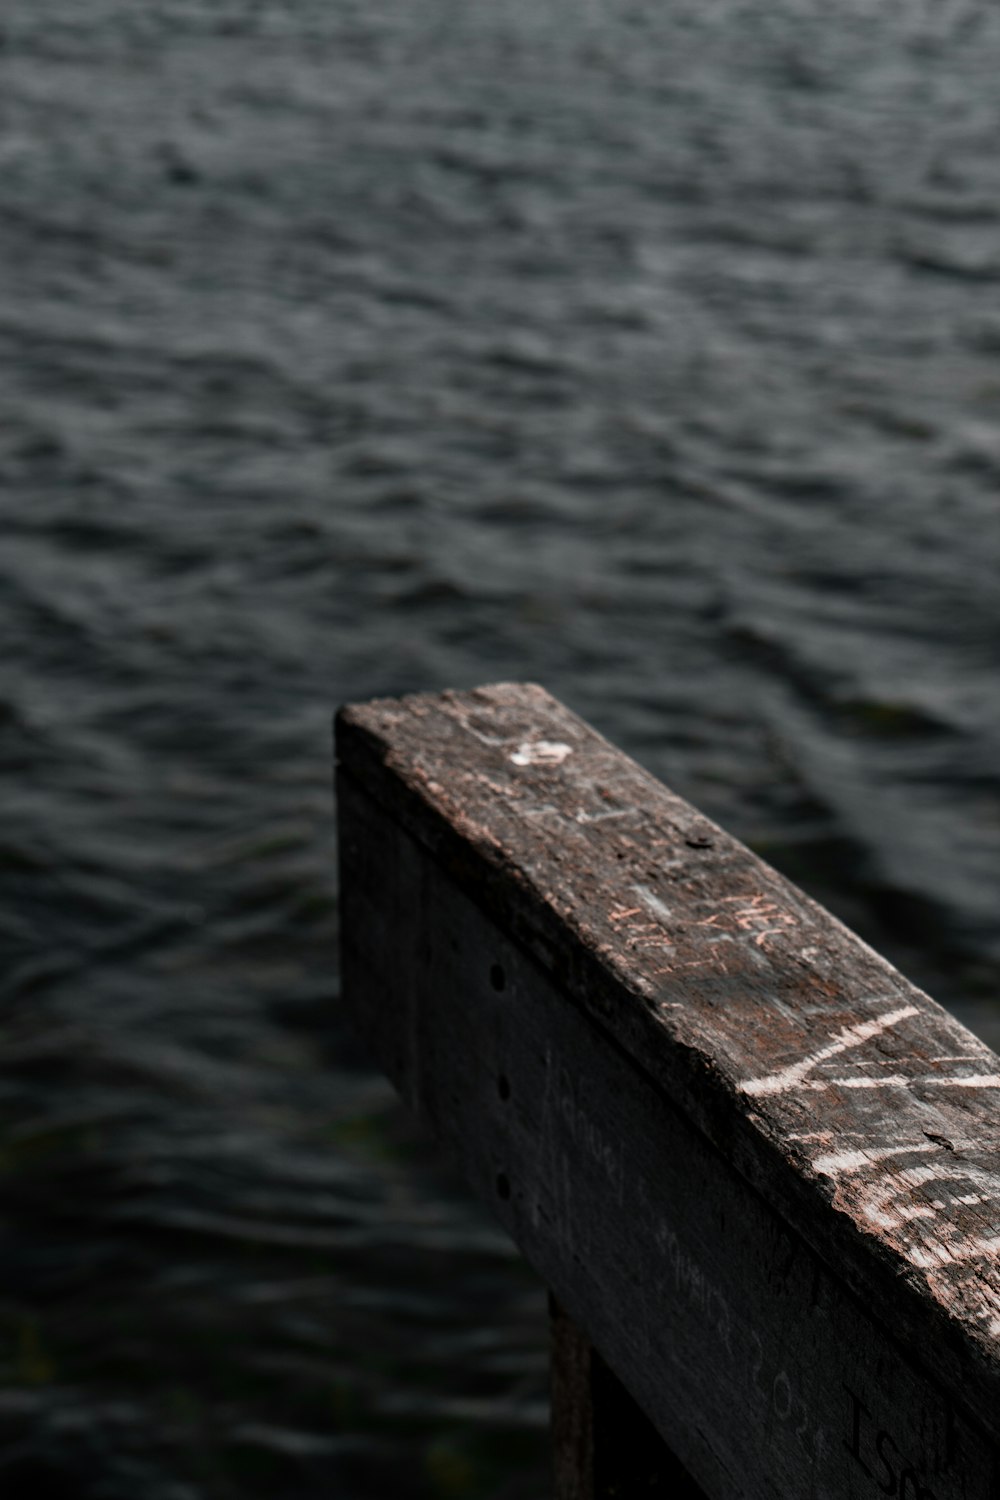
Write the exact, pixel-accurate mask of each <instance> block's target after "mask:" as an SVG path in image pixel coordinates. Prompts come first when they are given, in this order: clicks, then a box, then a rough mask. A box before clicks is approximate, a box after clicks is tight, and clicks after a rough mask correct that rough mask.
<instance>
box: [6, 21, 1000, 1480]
mask: <svg viewBox="0 0 1000 1500" xmlns="http://www.w3.org/2000/svg"><path fill="white" fill-rule="evenodd" d="M998 76H1000V11H998V10H997V8H996V7H995V6H990V5H988V4H987V3H986V0H975V3H973V0H942V3H938V4H931V3H929V0H883V3H882V4H880V5H877V6H876V5H875V4H874V3H870V0H843V3H839V4H838V5H837V6H836V7H830V6H826V5H823V4H821V3H820V0H772V3H771V4H769V5H768V6H760V5H749V4H746V3H742V0H714V3H713V4H711V5H706V4H704V3H703V0H698V3H694V0H671V3H669V4H664V3H662V0H602V3H597V0H574V3H573V4H570V3H569V0H462V3H459V0H419V3H414V0H364V3H360V0H358V3H355V0H272V3H267V4H264V3H257V0H146V3H144V4H143V5H141V6H136V5H131V4H127V3H126V0H90V3H89V4H88V5H87V6H85V7H84V6H81V5H80V4H79V3H78V0H31V3H30V4H28V3H22V4H17V3H16V0H15V3H14V4H12V5H9V6H7V7H6V8H5V10H4V11H3V14H2V17H0V267H2V271H0V358H2V363H3V369H4V378H3V382H2V385H0V485H2V489H0V494H2V505H3V518H4V526H3V534H2V547H0V612H2V628H3V641H4V650H3V655H2V658H0V754H2V756H3V760H4V769H5V772H6V775H5V777H4V799H5V800H4V810H3V817H2V821H0V884H2V917H0V938H2V942H3V947H4V950H5V959H6V962H5V965H4V970H5V985H6V988H5V992H4V993H5V999H4V1004H3V1010H2V1068H0V1112H2V1113H0V1120H2V1125H0V1178H2V1191H3V1200H2V1201H3V1214H2V1221H0V1224H2V1227H0V1264H2V1267H3V1277H2V1281H0V1480H2V1483H3V1485H4V1487H5V1493H7V1492H8V1491H9V1492H10V1493H11V1494H12V1495H13V1494H29V1493H31V1494H36V1495H43V1494H44V1495H45V1496H46V1497H48V1496H53V1497H61V1496H66V1497H67V1500H69V1497H80V1500H119V1497H121V1500H136V1497H138V1496H141V1497H142V1500H192V1497H199V1500H201V1497H204V1500H215V1497H218V1500H224V1497H233V1500H236V1497H251V1496H255V1495H260V1496H262V1497H264V1496H267V1497H275V1496H279V1495H280V1496H282V1497H283V1500H296V1497H302V1500H313V1497H319V1496H321V1495H322V1496H324V1497H328V1496H330V1495H336V1496H338V1497H340V1496H343V1497H349V1500H383V1497H399V1500H407V1497H411V1496H412V1497H414V1500H425V1497H448V1496H453V1497H460V1496H466V1495H467V1496H469V1497H473V1496H475V1497H477V1500H478V1497H489V1500H504V1497H506V1500H540V1497H541V1496H543V1495H544V1494H545V1491H546V1479H545V1470H544V1422H545V1370H544V1347H543V1341H544V1306H543V1299H542V1293H541V1290H540V1288H539V1287H538V1286H537V1284H536V1283H535V1281H534V1280H533V1278H532V1277H531V1275H530V1274H529V1273H528V1272H527V1271H526V1270H525V1269H524V1268H523V1267H522V1266H521V1265H520V1263H519V1262H518V1260H517V1258H516V1257H515V1256H514V1254H513V1252H512V1251H511V1249H510V1248H509V1246H508V1245H507V1243H506V1242H505V1240H504V1239H503V1237H502V1235H501V1234H500V1233H499V1232H498V1231H497V1230H495V1229H494V1228H493V1227H492V1226H491V1224H490V1223H489V1222H488V1221H487V1220H486V1219H485V1218H484V1217H483V1216H482V1215H481V1214H480V1212H479V1211H478V1210H477V1209H476V1208H475V1207H474V1206H473V1205H471V1204H470V1203H469V1202H468V1201H467V1199H466V1198H465V1197H464V1195H463V1194H462V1192H461V1190H460V1189H459V1187H458V1185H457V1184H456V1183H455V1182H454V1181H453V1179H452V1178H451V1177H450V1176H449V1175H448V1173H447V1171H446V1169H445V1168H444V1167H443V1166H441V1165H440V1164H439V1162H438V1158H437V1156H436V1154H435V1152H434V1151H433V1149H432V1148H431V1147H430V1146H429V1145H428V1144H427V1143H426V1142H425V1141H424V1140H423V1139H422V1137H420V1136H419V1135H418V1134H416V1133H415V1132H414V1130H413V1128H412V1127H411V1126H410V1125H409V1124H408V1123H407V1122H406V1120H405V1119H404V1118H403V1116H402V1114H401V1112H400V1110H399V1109H398V1108H397V1106H396V1105H395V1104H394V1102H393V1099H392V1096H391V1094H390V1092H389V1090H388V1088H387V1087H386V1086H385V1085H384V1084H383V1083H382V1082H380V1081H379V1080H378V1079H377V1078H375V1077H373V1076H372V1075H371V1074H370V1073H369V1072H368V1071H367V1070H366V1067H365V1065H364V1063H363V1061H362V1059H361V1058H360V1057H359V1056H358V1054H357V1053H356V1051H355V1050H354V1048H353V1046H352V1043H351V1040H350V1038H349V1036H348V1035H347V1033H346V1030H345V1028H344V1027H343V1026H342V1023H341V1021H340V1019H339V1017H338V1011H337V1006H336V999H335V996H336V974H335V957H334V955H335V938H336V898H335V891H334V885H333V861H332V847H333V823H332V812H331V796H330V791H329V771H328V767H329V755H330V744H329V740H330V735H329V720H330V715H331V712H332V709H333V708H334V706H335V705H336V704H338V703H339V702H342V701H345V700H348V699H352V698H363V697H369V696H373V695H375V694H381V693H395V692H399V691H405V690H410V689H416V688H434V687H442V686H446V685H447V686H461V685H471V684H473V683H476V682H482V681H489V680H497V679H501V678H535V679H538V680H541V681H543V682H544V683H545V684H546V685H547V686H548V687H550V688H551V689H552V690H553V691H554V692H556V693H557V694H558V695H559V696H561V697H563V698H564V699H565V700H566V701H567V702H569V703H570V704H571V705H572V706H573V707H575V708H576V709H578V710H579V711H580V712H582V713H583V714H584V715H585V716H586V717H588V718H589V719H591V720H592V721H593V722H594V723H595V724H596V725H597V726H598V727H599V728H601V729H602V730H604V731H605V732H606V733H608V734H609V735H611V736H612V737H613V738H614V739H616V740H617V741H618V742H619V743H621V744H622V745H624V746H625V747H626V748H627V749H629V750H630V751H631V752H632V753H633V754H635V755H637V756H638V757H639V758H640V759H641V760H642V761H644V762H645V763H646V764H647V765H648V766H650V767H651V768H652V769H653V770H655V771H656V772H657V773H658V774H660V775H662V776H663V777H664V778H665V779H667V780H668V781H669V782H670V783H671V784H672V785H673V786H674V787H675V788H677V789H678V790H679V791H681V792H683V793H684V794H685V795H687V796H689V797H690V798H692V799H693V800H695V801H696V802H698V803H699V804H700V805H701V806H702V807H703V808H704V809H705V810H706V811H707V812H709V813H711V814H713V815H714V816H716V817H717V818H719V819H721V820H722V821H723V822H725V823H726V824H727V826H728V827H730V828H731V829H732V830H733V831H735V832H736V833H738V834H739V835H740V836H742V837H743V838H745V839H746V840H748V841H749V842H750V843H751V844H752V845H753V846H754V847H755V848H757V849H758V850H760V851H761V852H762V853H764V854H766V856H767V857H768V858H770V859H771V860H773V861H774V862H775V863H776V864H778V865H779V866H780V867H781V868H783V869H784V870H786V871H788V872H789V873H790V874H792V875H793V877H794V878H796V879H798V880H800V881H802V882H803V883H804V884H805V885H806V886H807V887H808V888H809V889H810V890H812V891H814V892H815V893H817V894H818V895H819V896H820V897H821V898H822V899H824V900H826V901H828V902H829V903H830V904H831V905H832V906H833V907H834V908H835V909H836V910H837V911H838V912H841V913H842V914H844V915H845V916H846V917H847V918H848V920H850V921H852V922H854V923H855V924H856V925H858V926H859V928H860V929H861V930H862V931H863V932H864V933H865V935H866V936H868V937H869V938H870V939H871V940H873V941H874V942H876V943H877V944H878V945H879V946H881V947H882V948H884V949H886V950H887V951H888V952H889V953H890V954H891V955H892V956H894V957H895V958H896V960H897V961H898V962H900V963H901V965H902V966H903V967H904V969H905V970H906V971H907V972H908V973H910V974H911V975H912V976H913V977H914V978H916V979H917V980H918V981H920V982H922V983H925V984H926V985H928V986H929V987H930V988H931V989H932V990H933V991H934V993H936V994H937V995H938V996H939V997H940V998H942V999H944V1000H945V1001H947V1002H948V1003H950V1004H952V1005H953V1006H954V1007H955V1008H956V1009H958V1010H959V1012H960V1013H961V1014H962V1015H964V1016H965V1017H966V1018H969V1019H971V1020H972V1022H973V1024H975V1025H976V1026H978V1027H979V1028H980V1029H981V1030H982V1032H983V1034H984V1035H986V1036H987V1037H988V1038H989V1037H994V1038H995V1037H996V1036H997V1034H998V1032H1000V1012H998V1011H996V1010H994V1008H993V997H994V993H995V988H996V980H997V976H998V970H1000V922H998V920H997V887H998V876H1000V772H998V766H1000V698H998V694H997V675H996V673H997V657H998V627H1000V590H998V582H997V580H998V571H997V570H998V561H1000V556H998V554H1000V500H998V493H1000V491H998V486H1000V303H998V289H1000V149H998V147H1000V130H998V126H1000V90H998V89H997V77H998Z"/></svg>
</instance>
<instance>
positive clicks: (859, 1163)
mask: <svg viewBox="0 0 1000 1500" xmlns="http://www.w3.org/2000/svg"><path fill="white" fill-rule="evenodd" d="M943 1150H944V1147H943V1146H939V1145H936V1144H935V1143H934V1142H933V1141H918V1142H911V1143H910V1144H909V1145H906V1146H880V1147H879V1148H878V1149H877V1150H875V1151H833V1152H831V1153H830V1155H829V1156H817V1157H816V1158H815V1160H814V1161H813V1166H814V1167H815V1169H816V1171H817V1172H822V1173H823V1174H824V1175H825V1176H827V1177H836V1176H837V1175H838V1174H839V1173H841V1172H857V1171H860V1169H861V1168H862V1167H870V1166H872V1165H873V1164H874V1163H875V1162H878V1161H884V1160H885V1158H886V1157H887V1156H905V1155H907V1154H908V1153H909V1154H916V1153H918V1152H919V1153H920V1154H921V1155H925V1156H929V1155H931V1154H932V1153H933V1152H935V1151H943Z"/></svg>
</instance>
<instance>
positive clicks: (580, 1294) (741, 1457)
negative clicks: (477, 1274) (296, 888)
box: [339, 685, 1000, 1500]
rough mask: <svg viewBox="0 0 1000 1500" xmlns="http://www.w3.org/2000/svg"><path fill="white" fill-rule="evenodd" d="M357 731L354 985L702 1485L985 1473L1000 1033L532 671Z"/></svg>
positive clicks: (423, 1093)
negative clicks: (915, 979) (845, 920)
mask: <svg viewBox="0 0 1000 1500" xmlns="http://www.w3.org/2000/svg"><path fill="white" fill-rule="evenodd" d="M339 755H340V764H341V773H340V775H341V792H340V807H341V829H342V835H341V836H342V861H343V888H342V901H343V931H344V972H345V994H346V996H347V999H348V1003H349V1004H350V1005H351V1007H352V1008H353V1009H354V1011H355V1013H356V1014H358V1016H359V1020H360V1022H361V1024H362V1025H363V1026H364V1027H366V1028H367V1030H368V1033H369V1036H370V1039H371V1041H372V1043H373V1046H374V1047H375V1050H376V1052H377V1054H378V1055H379V1057H380V1058H381V1060H382V1062H383V1065H384V1066H385V1067H386V1068H387V1070H388V1071H389V1072H390V1074H391V1075H392V1076H393V1077H394V1078H395V1079H396V1081H397V1083H398V1084H399V1085H400V1087H401V1088H402V1090H403V1092H404V1094H405V1095H406V1096H407V1097H408V1098H409V1099H410V1101H411V1102H412V1103H413V1105H414V1106H415V1107H416V1108H418V1109H420V1110H421V1112H422V1113H424V1114H425V1115H426V1116H428V1117H429V1118H430V1119H431V1121H432V1123H434V1124H435V1126H436V1128H437V1129H438V1131H439V1133H440V1134H441V1135H442V1136H443V1137H444V1138H445V1139H446V1140H449V1141H450V1142H451V1143H452V1145H453V1147H454V1149H455V1151H456V1152H457V1154H458V1155H459V1157H460V1159H462V1160H463V1162H464V1165H465V1168H466V1171H467V1172H468V1174H469V1176H470V1178H471V1179H472V1181H473V1182H474V1183H475V1184H476V1185H477V1187H478V1189H479V1191H480V1192H481V1193H483V1194H484V1195H485V1196H487V1197H489V1198H490V1199H492V1201H493V1202H494V1204H495V1206H496V1208H497V1210H498V1212H499V1213H500V1216H501V1218H502V1219H503V1220H504V1222H505V1223H507V1224H508V1227H509V1228H510V1229H511V1231H512V1233H513V1234H514V1236H515V1238H516V1239H517V1240H518V1242H519V1243H520V1244H521V1245H522V1247H523V1248H524V1250H525V1253H526V1254H527V1255H528V1257H529V1259H531V1260H532V1261H533V1262H534V1263H535V1264H536V1265H537V1266H538V1268H539V1270H540V1271H541V1273H542V1274H543V1275H544V1276H545V1277H546V1279H547V1280H548V1281H549V1283H550V1284H551V1285H552V1286H553V1288H554V1289H555V1291H556V1293H557V1295H558V1296H559V1297H560V1299H561V1301H563V1303H564V1304H565V1305H566V1307H567V1308H568V1309H569V1311H570V1313H571V1315H572V1316H573V1318H574V1319H575V1320H576V1321H577V1322H579V1323H580V1324H581V1326H582V1327H584V1328H585V1329H586V1332H587V1334H588V1335H589V1336H590V1338H591V1339H592V1340H593V1341H594V1342H595V1344H596V1345H597V1347H598V1348H600V1349H601V1350H602V1352H603V1353H604V1354H605V1356H606V1358H607V1360H608V1362H609V1364H610V1365H611V1367H612V1368H613V1369H614V1370H615V1372H616V1374H618V1375H619V1376H620V1377H621V1378H622V1380H623V1381H624V1382H625V1384H626V1386H627V1388H628V1389H629V1390H630V1391H631V1393H632V1395H633V1396H635V1398H636V1399H637V1400H638V1401H639V1403H640V1405H641V1406H642V1407H643V1409H644V1410H645V1411H646V1412H647V1413H648V1415H649V1416H650V1418H651V1419H652V1420H653V1421H654V1422H655V1424H656V1426H657V1428H658V1430H659V1431H660V1432H662V1433H663V1434H664V1436H665V1437H666V1438H667V1439H668V1440H669V1441H670V1442H671V1443H672V1444H673V1446H674V1447H675V1450H676V1451H677V1452H678V1454H679V1456H680V1457H681V1459H682V1460H683V1462H684V1463H685V1465H686V1467H687V1468H689V1469H690V1470H691V1472H692V1473H693V1474H694V1476H695V1478H696V1479H697V1480H698V1482H699V1484H701V1485H702V1486H703V1487H704V1488H705V1491H706V1493H707V1494H709V1495H711V1496H718V1497H719V1500H722V1497H723V1496H726V1497H730V1496H737V1495H747V1496H754V1497H758V1496H759V1497H760V1500H764V1497H765V1496H767V1497H769V1500H770V1497H774V1496H787V1497H789V1500H801V1497H806V1496H816V1497H830V1500H833V1497H835V1496H843V1495H859V1496H860V1495H869V1494H870V1495H877V1494H879V1493H886V1494H899V1495H901V1496H907V1495H908V1496H910V1497H912V1500H916V1497H922V1500H947V1497H959V1496H962V1497H965V1500H972V1497H976V1500H980V1497H983V1500H985V1497H987V1496H994V1495H996V1494H997V1478H996V1472H995V1470H996V1460H995V1450H994V1442H995V1436H996V1427H997V1405H996V1400H997V1395H998V1384H997V1374H998V1361H997V1351H998V1342H997V1340H998V1333H1000V1295H998V1293H1000V1277H998V1273H997V1257H996V1252H997V1249H998V1247H1000V1225H998V1217H1000V1215H998V1213H997V1205H998V1188H1000V1184H998V1180H997V1173H996V1151H997V1143H998V1141H1000V1134H998V1130H997V1126H998V1123H1000V1118H998V1110H997V1102H996V1101H997V1092H996V1091H997V1088H998V1086H1000V1064H998V1061H997V1059H996V1057H995V1056H994V1054H993V1053H991V1052H990V1051H989V1050H988V1049H987V1048H985V1047H983V1046H982V1045H981V1044H980V1043H978V1042H977V1041H976V1040H975V1039H974V1038H973V1037H972V1036H971V1035H970V1034H969V1033H968V1032H966V1031H965V1030H964V1029H963V1028H962V1027H961V1026H959V1025H958V1024H957V1023H956V1022H955V1021H954V1020H952V1019H951V1018H949V1017H948V1016H947V1015H946V1014H945V1012H944V1011H942V1010H941V1009H940V1007H938V1006H936V1005H935V1004H934V1002H933V1001H931V1000H929V999H928V998H927V997H926V996H924V995H922V994H920V993H919V992H918V991H916V990H915V989H914V988H913V987H912V986H910V985H909V984H908V983H907V982H906V981H905V980H904V979H903V978H902V977H901V976H900V975H898V974H897V973H896V972H895V971H894V970H892V968H891V967H890V966H889V965H888V964H886V963H885V962H884V961H883V960H882V959H880V958H879V957H878V956H877V955H875V954H874V953H872V952H871V950H869V949H868V948H866V947H865V945H864V944H862V943H861V942H860V941H859V940H858V939H856V938H855V937H853V936H852V935H851V934H850V933H848V932H847V931H846V930H845V929H844V928H843V927H842V926H841V925H840V924H839V923H837V922H836V921H835V920H834V919H833V918H832V917H830V916H829V915H828V914H827V913H825V912H823V911H822V910H821V909H820V908H818V907H817V906H815V905H814V904H813V903H812V902H810V901H808V900H807V899H806V898H805V897H804V896H803V895H802V894H801V893H800V892H798V891H797V890H796V889H795V888H794V887H792V886H790V885H789V884H788V883H787V882H785V881H784V880H782V879H781V877H779V876H778V875H777V874H776V873H775V872H774V871H772V870H770V869H769V868H768V867H767V866H766V865H764V864H763V863H762V862H761V861H760V860H758V859H756V858H755V857H754V856H753V855H752V854H750V853H749V852H748V851H747V850H746V849H744V848H742V847H741V846H740V845H739V844H738V843H736V842H735V841H734V840H732V839H730V838H729V837H728V836H726V835H725V834H723V833H722V832H721V831H720V830H718V829H717V828H715V827H714V826H713V825H711V824H709V823H707V822H706V820H705V819H704V818H702V817H701V816H700V815H699V814H698V813H696V812H695V811H694V810H693V809H691V808H690V807H688V806H687V805H686V804H685V803H683V802H682V801H681V800H680V799H678V798H676V797H675V796H673V795H672V794H671V793H670V792H668V791H667V790H666V789H665V788H663V787H662V786H661V785H659V784H658V783H657V782H656V781H654V780H653V779H652V778H651V777H649V776H648V775H647V774H646V773H644V772H643V771H642V770H641V769H640V768H639V767H637V766H635V764H634V763H633V762H631V761H630V760H628V758H627V757H625V756H624V755H622V754H621V753H620V752H619V751H616V750H615V749H614V748H613V747H611V746H610V745H608V744H607V742H606V741H604V740H602V739H601V738H600V737H599V736H598V735H596V734H595V733H594V732H593V731H592V730H590V729H589V728H588V727H587V726H586V725H584V724H583V723H582V722H581V721H580V720H579V719H577V718H576V717H575V716H573V715H572V714H570V713H569V712H568V711H567V710H566V709H565V708H563V707H562V706H561V705H559V704H558V703H556V702H555V701H554V700H553V699H552V698H550V697H549V696H548V695H547V694H545V693H544V692H543V691H542V690H541V689H538V688H534V687H526V686H523V685H504V686H499V687H495V688H489V689H481V690H477V691H475V692H470V693H465V694H445V695H441V696H439V697H434V698H428V697H423V698H412V699H403V700H398V701H387V702H381V703H376V704H371V705H366V706H360V707H355V708H351V709H349V710H347V711H346V712H345V713H344V714H343V715H342V716H341V719H340V726H339ZM487 959H489V961H488V962H487ZM747 1453H750V1454H752V1455H753V1459H754V1463H755V1465H756V1468H755V1469H754V1471H753V1472H752V1473H749V1472H747V1470H746V1454H747Z"/></svg>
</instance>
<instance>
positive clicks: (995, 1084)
mask: <svg viewBox="0 0 1000 1500" xmlns="http://www.w3.org/2000/svg"><path fill="white" fill-rule="evenodd" d="M911 1084H920V1085H921V1087H924V1086H926V1087H928V1088H942V1089H1000V1074H998V1073H977V1074H976V1075H975V1077H973V1078H939V1077H937V1076H936V1075H935V1074H931V1075H930V1077H928V1078H908V1077H906V1076H905V1075H904V1074H902V1073H894V1074H891V1075H890V1076H889V1077H888V1078H810V1079H809V1080H808V1081H807V1082H805V1083H803V1084H801V1085H800V1087H801V1088H803V1089H812V1090H814V1091H815V1092H817V1093H820V1092H822V1090H823V1089H834V1088H836V1089H891V1088H902V1087H906V1086H908V1085H911Z"/></svg>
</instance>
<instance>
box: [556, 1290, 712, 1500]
mask: <svg viewBox="0 0 1000 1500" xmlns="http://www.w3.org/2000/svg"><path fill="white" fill-rule="evenodd" d="M550 1304H551V1306H550V1311H551V1319H550V1321H551V1340H552V1360H551V1369H552V1380H551V1385H552V1468H553V1481H554V1482H553V1494H554V1496H555V1500H705V1497H704V1493H703V1491H701V1490H699V1489H698V1487H697V1486H696V1485H695V1484H694V1482H693V1480H692V1479H691V1477H690V1475H688V1474H687V1473H685V1471H684V1469H683V1467H682V1466H681V1465H680V1464H679V1463H678V1462H677V1459H676V1458H675V1457H674V1456H673V1454H672V1453H671V1452H670V1450H669V1449H668V1448H667V1446H666V1444H665V1443H664V1441H663V1439H662V1438H661V1437H660V1435H659V1433H658V1432H657V1431H656V1428H655V1427H654V1426H653V1424H652V1422H650V1420H649V1418H648V1417H647V1416H646V1415H645V1413H644V1412H642V1411H641V1410H640V1409H639V1407H638V1406H637V1405H636V1404H635V1402H634V1401H633V1400H632V1397H631V1396H630V1395H629V1393H628V1391H627V1390H626V1389H625V1387H624V1386H623V1385H622V1383H621V1381H620V1380H618V1379H617V1377H616V1376H615V1375H614V1374H613V1373H612V1372H611V1370H610V1369H609V1368H608V1366H607V1364H606V1363H605V1362H604V1360H603V1359H602V1358H601V1356H600V1354H599V1353H598V1351H597V1350H596V1349H595V1348H594V1346H593V1344H592V1343H591V1342H590V1340H589V1339H588V1338H587V1336H586V1334H584V1333H581V1331H580V1329H579V1328H577V1326H576V1324H575V1323H574V1322H573V1320H572V1319H571V1318H570V1317H569V1316H568V1315H567V1314H566V1313H565V1312H564V1311H563V1309H562V1308H561V1307H560V1306H559V1304H558V1303H557V1302H556V1301H555V1299H554V1298H551V1299H550Z"/></svg>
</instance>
